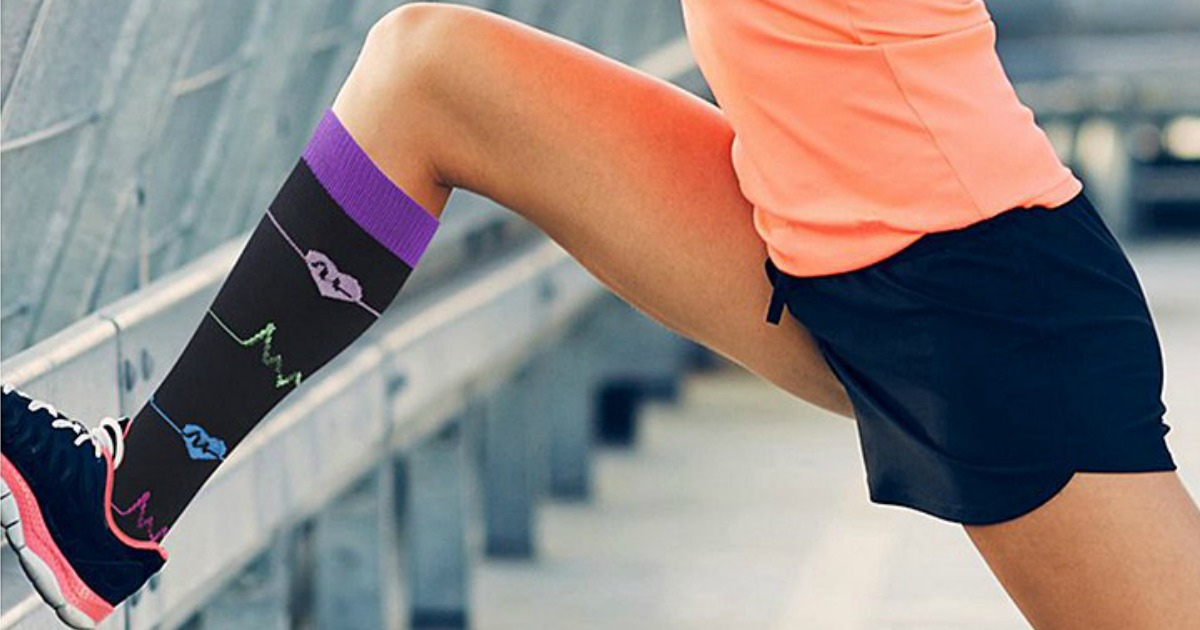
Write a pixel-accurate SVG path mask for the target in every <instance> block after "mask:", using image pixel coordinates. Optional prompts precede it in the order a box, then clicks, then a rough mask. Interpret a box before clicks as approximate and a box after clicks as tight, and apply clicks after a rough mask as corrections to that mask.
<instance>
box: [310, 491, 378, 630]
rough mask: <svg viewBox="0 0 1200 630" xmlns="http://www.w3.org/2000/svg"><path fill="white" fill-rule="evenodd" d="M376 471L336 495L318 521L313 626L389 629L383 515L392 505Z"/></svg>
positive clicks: (340, 629) (337, 629) (338, 628)
mask: <svg viewBox="0 0 1200 630" xmlns="http://www.w3.org/2000/svg"><path fill="white" fill-rule="evenodd" d="M381 476H382V475H381V474H380V473H379V472H376V473H373V474H371V475H370V476H368V477H367V478H366V479H365V480H364V481H363V482H361V483H360V484H358V485H357V486H356V487H354V488H352V489H351V490H350V491H348V492H347V493H346V494H344V495H342V496H341V497H338V498H337V499H335V500H334V501H333V502H332V504H331V505H330V506H329V507H328V508H327V509H325V510H322V512H321V514H320V515H319V516H318V517H317V519H316V527H315V530H314V532H313V536H314V548H313V551H314V556H315V558H314V561H315V562H314V564H315V569H316V571H315V573H316V575H315V580H314V582H315V583H314V589H313V596H314V600H315V601H314V604H313V607H314V611H313V612H314V613H315V617H316V621H317V624H316V626H317V628H323V629H324V628H328V629H329V630H342V629H350V628H362V629H364V630H366V629H368V628H386V627H389V625H393V624H389V623H388V621H389V620H388V615H387V612H388V611H387V608H386V602H387V601H388V600H389V599H390V597H389V595H390V593H389V592H388V585H389V581H388V580H387V579H386V578H385V573H386V571H387V566H386V563H387V561H388V559H389V558H391V557H394V555H395V554H390V553H388V551H390V550H392V549H393V541H392V540H391V538H390V536H388V529H389V528H387V527H385V519H386V518H388V517H389V515H390V513H391V505H390V503H389V502H388V501H386V500H385V496H384V495H386V494H389V493H386V492H383V489H384V488H385V487H386V486H387V485H388V484H387V483H386V482H385V480H383V479H381Z"/></svg>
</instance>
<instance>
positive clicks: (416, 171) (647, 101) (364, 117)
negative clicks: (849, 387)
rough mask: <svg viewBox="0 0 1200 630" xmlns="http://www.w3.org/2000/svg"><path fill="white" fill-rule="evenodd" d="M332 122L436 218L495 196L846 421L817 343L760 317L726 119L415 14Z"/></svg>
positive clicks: (656, 86) (685, 97) (764, 290)
mask: <svg viewBox="0 0 1200 630" xmlns="http://www.w3.org/2000/svg"><path fill="white" fill-rule="evenodd" d="M333 110H334V112H335V113H336V114H337V116H338V118H339V119H340V120H341V121H342V122H343V123H344V124H345V125H346V128H347V129H348V130H349V131H350V133H351V135H353V136H354V138H355V139H356V140H357V142H358V143H359V144H360V145H361V146H362V147H363V149H364V150H365V151H366V152H367V153H368V154H369V155H370V156H371V158H372V159H373V160H374V161H375V163H376V164H378V165H379V166H380V167H381V168H382V169H383V170H384V172H386V173H387V175H388V176H389V177H390V178H391V179H392V180H393V181H394V182H395V183H396V184H397V185H399V186H400V187H401V188H403V189H404V190H405V191H406V192H408V194H409V195H410V196H412V197H413V198H414V199H416V200H417V201H418V202H419V203H420V204H421V205H422V206H423V207H425V208H426V209H428V210H429V211H431V212H433V213H434V214H437V215H440V214H441V211H442V208H443V207H444V205H445V202H446V199H447V197H448V196H449V194H450V191H451V189H452V188H455V187H459V188H465V189H468V190H471V191H474V192H477V193H480V194H482V195H485V196H487V197H490V198H492V199H494V200H496V201H498V202H499V203H501V204H503V205H505V206H507V207H508V208H511V209H513V210H514V211H515V212H517V213H519V214H521V215H522V216H523V217H525V218H527V219H529V220H530V221H531V222H533V223H534V224H536V225H537V226H538V227H540V228H541V229H542V230H544V231H545V232H546V233H547V234H549V235H550V236H551V237H552V238H554V240H556V241H557V242H558V243H560V244H561V245H562V246H563V247H564V248H565V249H566V250H567V251H569V252H570V253H571V254H572V255H573V256H574V257H575V258H576V259H578V260H579V261H580V262H581V263H582V264H583V265H584V266H585V267H587V268H588V269H589V270H590V271H591V272H592V273H593V274H595V275H596V276H597V277H598V278H599V279H600V280H602V281H603V282H604V283H605V284H606V285H608V286H609V287H610V288H612V289H613V290H614V291H616V292H617V293H618V294H619V295H620V296H621V297H623V298H624V299H626V300H627V301H629V302H630V303H632V304H633V305H634V306H635V307H637V308H639V309H640V310H642V311H644V312H646V313H647V314H649V315H651V316H653V317H654V318H656V319H658V320H659V321H661V322H662V323H664V324H665V325H667V326H668V327H670V328H672V329H674V330H675V331H677V332H679V333H681V334H683V335H686V336H688V337H690V338H692V339H695V340H696V341H699V342H700V343H703V344H705V345H707V346H709V347H711V348H713V349H714V350H716V351H718V352H720V353H722V354H724V355H726V356H728V357H730V358H731V359H733V360H734V361H737V362H738V363H740V364H742V365H744V366H746V367H747V368H749V369H750V370H751V371H753V372H755V373H757V374H759V375H761V376H763V377H765V378H766V379H768V380H770V381H771V382H773V383H775V384H777V385H779V386H780V387H782V388H783V389H785V390H787V391H789V392H791V393H793V394H795V395H797V396H799V397H801V398H804V399H805V400H808V401H810V402H813V403H815V404H817V405H820V406H822V407H825V408H826V409H831V410H834V411H837V412H840V413H842V414H844V415H850V406H849V403H848V401H847V399H846V397H845V394H844V390H843V389H842V387H841V385H840V384H839V383H838V382H837V380H836V379H835V378H834V377H833V375H832V373H831V372H830V371H829V369H828V368H827V366H826V365H825V363H824V361H823V360H822V359H821V357H820V356H819V354H818V353H817V352H816V350H815V347H814V345H813V343H812V341H811V339H810V338H809V337H808V335H807V334H806V333H805V332H804V331H803V330H802V329H801V328H800V327H799V326H798V325H796V324H795V322H794V321H788V322H787V323H786V325H783V326H780V327H775V326H771V325H768V324H766V323H764V321H763V317H764V315H765V313H766V308H767V303H768V299H769V294H770V287H769V285H768V283H767V281H766V279H765V277H764V274H763V262H764V260H765V258H766V252H765V248H764V246H763V243H762V241H761V239H760V238H759V237H758V236H757V234H756V233H755V232H754V228H753V225H752V222H751V206H750V204H749V203H748V202H747V201H746V199H745V198H744V197H742V195H741V193H740V191H739V189H738V183H737V179H736V177H735V175H734V172H733V169H732V166H731V163H730V158H729V149H730V142H731V141H732V138H733V135H732V132H731V131H730V129H729V126H728V124H727V123H726V121H725V119H724V118H723V116H722V115H721V113H720V111H719V110H717V109H716V108H715V107H712V106H711V105H709V104H708V103H706V102H704V101H702V100H701V99H698V98H696V97H695V96H693V95H691V94H688V93H687V92H685V91H683V90H680V89H678V88H676V87H674V86H672V85H670V84H668V83H665V82H663V81H660V80H657V79H654V78H651V77H648V76H646V75H644V74H641V73H637V72H634V71H631V70H630V69H629V68H627V67H625V66H623V65H621V64H619V63H617V62H615V61H612V60H610V59H607V58H605V57H603V56H601V55H598V54H596V53H594V52H591V51H589V50H587V49H586V48H583V47H581V46H578V45H575V44H572V43H570V42H567V41H565V40H562V39H560V38H557V37H555V36H553V35H549V34H547V33H543V32H540V31H538V30H535V29H533V28H530V27H527V26H524V25H522V24H520V23H518V22H515V21H512V20H509V19H506V18H502V17H500V16H497V15H494V14H491V13H487V12H484V11H479V10H476V9H470V8H466V7H456V6H447V5H434V4H428V5H427V4H411V5H405V6H403V7H400V8H398V9H396V10H394V11H392V12H391V13H390V14H388V15H387V16H386V17H384V18H383V19H382V20H381V21H380V22H379V23H378V24H377V25H376V26H375V27H374V28H372V30H371V32H370V34H369V35H368V37H367V41H366V43H365V45H364V47H363V51H362V53H361V55H360V56H359V59H358V61H357V63H356V64H355V66H354V69H353V70H352V71H351V73H350V76H349V78H348V79H347V81H346V83H345V85H344V86H343V87H342V90H341V91H340V93H339V94H338V96H337V99H336V101H335V102H334V105H333Z"/></svg>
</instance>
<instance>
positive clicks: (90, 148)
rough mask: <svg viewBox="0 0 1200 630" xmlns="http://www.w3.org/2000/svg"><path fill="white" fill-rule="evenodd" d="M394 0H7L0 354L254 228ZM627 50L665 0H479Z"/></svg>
mask: <svg viewBox="0 0 1200 630" xmlns="http://www.w3.org/2000/svg"><path fill="white" fill-rule="evenodd" d="M398 4H401V2H399V1H398V0H286V1H285V0H75V1H67V0H4V3H3V4H2V5H0V24H2V25H3V26H2V31H3V32H2V35H3V41H2V44H0V49H2V53H3V54H2V56H0V66H2V71H3V73H2V76H0V98H2V99H3V106H2V107H3V116H2V123H0V125H2V128H0V153H2V160H0V188H2V191H0V193H2V196H3V230H2V234H0V238H2V243H0V316H2V324H0V326H2V335H0V354H3V355H4V356H12V355H13V354H14V353H15V352H16V351H18V350H21V349H23V348H25V347H28V346H29V345H31V344H32V343H33V342H35V341H37V340H39V339H43V338H45V337H47V336H48V335H50V334H52V333H54V332H56V331H58V330H61V329H62V328H64V327H65V326H66V325H68V324H70V323H71V322H73V321H76V320H77V319H79V318H80V317H82V316H84V315H86V314H88V313H90V312H92V311H95V310H96V309H97V308H99V307H100V306H103V305H105V304H107V303H109V302H111V301H113V300H114V299H116V298H118V297H121V296H123V295H125V294H128V293H130V292H132V291H134V290H136V289H138V288H140V287H143V286H145V285H146V284H147V283H149V282H150V281H152V280H154V279H156V278H159V277H161V276H162V275H163V274H165V273H167V272H169V271H171V270H173V269H176V268H178V267H180V266H181V265H183V264H184V263H186V262H188V261H190V260H193V259H195V258H197V257H198V256H200V255H202V254H204V253H205V252H207V251H210V250H211V249H212V248H214V247H215V246H216V245H218V244H220V243H222V242H224V241H226V240H228V239H230V238H231V237H234V236H236V235H238V234H240V233H242V232H244V231H245V230H247V229H249V228H250V227H252V226H253V224H254V223H255V222H256V221H257V220H258V217H259V216H260V214H261V212H262V209H263V208H265V207H266V205H267V204H268V203H269V202H270V200H271V197H272V196H273V195H274V193H275V191H276V190H277V189H278V187H279V185H280V184H281V183H282V182H283V179H284V177H286V175H287V172H288V171H289V170H290V168H291V167H292V165H293V164H294V162H295V160H296V159H297V156H298V154H299V152H300V150H301V149H302V148H303V145H304V143H305V141H306V140H307V138H308V135H309V133H310V131H311V129H312V127H313V125H314V124H315V123H316V120H317V119H318V118H319V117H320V115H321V112H322V111H323V110H324V109H325V107H327V106H328V104H329V103H331V102H332V99H333V96H334V94H335V93H336V91H337V89H338V87H339V86H340V85H341V82H342V80H343V79H344V77H345V76H346V74H347V72H348V71H349V69H350V67H351V65H352V64H353V61H354V58H355V56H356V55H357V52H358V50H359V46H360V45H361V42H362V39H363V37H364V36H365V34H366V31H367V29H368V28H369V27H370V25H371V24H372V23H373V22H374V21H375V20H376V19H377V18H378V17H379V16H381V15H383V14H384V13H385V12H386V11H387V10H389V9H391V8H392V7H394V6H396V5H398ZM469 4H474V5H476V6H484V7H486V8H489V9H492V10H495V11H498V12H502V13H506V14H509V15H512V16H514V17H516V18H518V19H521V20H522V21H525V22H529V23H533V24H537V25H539V26H542V27H543V28H546V29H548V30H551V31H555V32H558V33H560V34H563V35H565V36H567V37H570V38H572V39H575V40H577V41H580V42H582V43H585V44H587V45H589V46H592V47H594V48H597V49H599V50H602V51H603V52H605V53H606V54H609V55H611V56H615V57H617V58H620V59H624V60H631V59H633V58H636V57H637V56H638V55H640V54H644V53H645V52H647V51H649V50H650V49H652V48H653V47H654V46H655V45H656V44H660V43H662V42H663V41H666V40H668V39H670V38H672V37H678V36H679V35H681V34H682V22H681V19H680V17H679V7H678V2H677V0H610V1H606V2H595V1H593V0H494V1H491V2H488V1H487V0H475V1H473V2H470V3H469Z"/></svg>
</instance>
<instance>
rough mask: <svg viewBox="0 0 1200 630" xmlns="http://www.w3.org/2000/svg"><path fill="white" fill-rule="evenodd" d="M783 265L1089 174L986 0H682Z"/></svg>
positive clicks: (750, 193) (1065, 197)
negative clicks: (1006, 48)
mask: <svg viewBox="0 0 1200 630" xmlns="http://www.w3.org/2000/svg"><path fill="white" fill-rule="evenodd" d="M683 9H684V22H685V24H686V27H687V33H688V39H689V42H690V44H691V47H692V51H693V54H694V55H695V57H696V61H697V63H698V64H699V66H700V69H701V71H702V72H703V74H704V76H705V78H706V79H707V81H708V83H709V86H710V87H711V88H712V91H713V94H714V95H715V96H716V99H717V102H718V104H719V105H720V106H721V108H722V110H723V111H724V112H725V115H726V116H727V118H728V120H729V123H730V125H731V126H732V128H733V131H734V134H735V138H734V141H733V147H732V156H731V157H732V160H733V166H734V169H735V171H736V172H737V176H738V180H739V182H740V185H741V188H742V192H743V194H745V196H746V198H747V199H749V200H750V202H751V203H753V204H754V224H755V227H756V228H757V230H758V233H759V235H760V236H762V238H763V239H764V240H765V241H766V243H767V249H768V252H769V255H770V257H771V259H772V260H773V261H774V262H775V264H776V265H777V266H778V267H779V268H780V269H782V270H783V271H785V272H787V273H789V274H792V275H797V276H817V275H825V274H833V273H841V272H845V271H852V270H854V269H859V268H861V267H865V266H867V265H870V264H871V263H874V262H878V261H880V260H883V259H884V258H887V257H888V256H890V255H892V254H894V253H896V252H898V251H900V250H901V249H904V248H905V247H907V246H908V245H910V244H911V243H912V242H913V241H915V240H917V239H918V238H920V237H921V235H923V234H926V233H929V232H937V231H943V230H949V229H955V228H960V227H964V226H967V225H970V224H972V223H975V222H978V221H981V220H983V219H986V218H989V217H992V216H995V215H997V214H999V213H1001V212H1003V211H1005V210H1007V209H1010V208H1015V207H1030V206H1045V207H1051V208H1053V207H1056V206H1059V205H1062V204H1063V203H1065V202H1067V201H1069V200H1070V199H1071V198H1072V197H1074V196H1075V195H1076V194H1078V193H1079V191H1080V189H1081V185H1080V183H1079V181H1078V180H1077V179H1076V178H1075V177H1074V176H1073V175H1072V174H1071V172H1070V171H1069V170H1068V169H1067V168H1066V167H1065V166H1063V164H1062V162H1061V161H1060V160H1059V159H1058V157H1057V156H1056V155H1055V153H1054V150H1053V147H1051V145H1050V142H1049V141H1048V140H1047V138H1046V136H1045V134H1044V133H1042V131H1041V129H1039V128H1038V126H1037V124H1036V123H1035V122H1034V119H1033V114H1032V112H1030V110H1029V109H1028V108H1026V107H1025V106H1024V105H1022V104H1021V103H1020V101H1019V100H1018V99H1017V95H1016V93H1015V91H1014V90H1013V88H1012V84H1011V83H1010V82H1009V80H1008V77H1007V76H1006V75H1005V74H1004V70H1003V68H1002V67H1001V65H1000V60H999V58H998V57H997V55H996V51H995V42H996V30H995V25H994V24H993V23H992V20H991V16H990V15H989V14H988V11H987V9H986V8H985V7H984V4H983V2H982V0H904V1H900V0H683Z"/></svg>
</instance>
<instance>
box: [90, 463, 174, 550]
mask: <svg viewBox="0 0 1200 630" xmlns="http://www.w3.org/2000/svg"><path fill="white" fill-rule="evenodd" d="M101 452H102V453H103V454H104V463H105V467H106V468H107V473H108V477H107V478H105V481H104V520H105V521H107V522H108V529H109V530H110V531H111V532H112V535H113V536H116V537H117V540H119V541H121V542H123V543H125V544H126V545H129V546H130V547H133V548H134V549H146V550H150V551H157V552H158V555H160V556H162V559H163V562H166V561H167V550H166V549H164V548H163V546H162V545H160V544H158V543H156V542H154V541H150V540H138V539H136V538H133V537H131V536H130V535H128V534H126V533H125V532H123V531H121V528H119V527H117V522H116V521H115V520H113V515H112V512H113V510H112V491H113V465H112V456H111V455H109V454H108V451H101Z"/></svg>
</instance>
